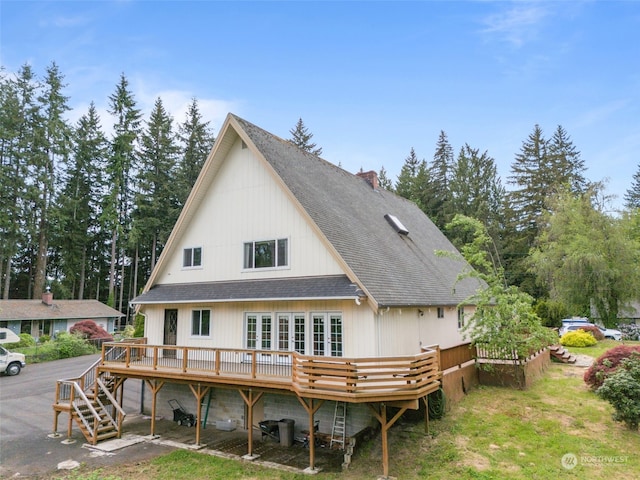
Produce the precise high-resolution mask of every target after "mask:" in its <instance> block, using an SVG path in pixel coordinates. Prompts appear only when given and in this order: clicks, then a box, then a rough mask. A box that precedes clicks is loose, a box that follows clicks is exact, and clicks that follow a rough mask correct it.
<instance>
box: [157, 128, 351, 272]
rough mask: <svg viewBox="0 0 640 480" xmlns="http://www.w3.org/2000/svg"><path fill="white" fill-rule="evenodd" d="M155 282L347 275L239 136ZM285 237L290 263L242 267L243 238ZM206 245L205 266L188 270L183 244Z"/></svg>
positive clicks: (247, 240) (203, 252) (204, 250)
mask: <svg viewBox="0 0 640 480" xmlns="http://www.w3.org/2000/svg"><path fill="white" fill-rule="evenodd" d="M203 198H204V199H203V202H202V203H201V204H200V205H199V207H198V209H197V212H196V213H195V214H194V216H193V217H192V218H191V221H190V223H189V224H188V225H186V226H184V227H186V228H184V230H183V235H182V236H181V238H180V239H179V242H178V245H177V246H176V248H175V250H174V251H173V252H172V257H171V258H170V259H168V260H169V261H168V262H167V264H166V267H165V269H164V271H162V272H160V275H159V276H158V277H157V283H190V282H210V281H229V280H245V279H257V278H274V277H306V276H317V275H336V274H343V273H344V271H343V270H342V269H341V267H340V265H339V264H338V262H337V261H336V259H335V258H334V257H333V256H332V254H331V252H330V251H329V250H328V249H327V248H326V246H325V244H324V243H323V242H322V241H321V240H320V237H319V236H318V234H317V233H316V231H315V230H314V228H313V227H311V226H310V225H309V223H308V222H307V221H306V218H305V217H304V216H303V214H302V213H301V212H300V210H299V209H298V208H296V206H295V205H294V203H293V202H292V200H291V199H290V198H289V196H288V195H287V194H286V192H285V191H284V190H283V187H282V186H281V185H280V184H279V183H278V182H277V181H276V180H275V179H274V177H273V175H272V174H271V173H270V172H269V171H268V170H267V167H265V165H264V163H263V162H261V161H260V160H259V159H258V158H256V157H255V155H254V154H253V153H252V152H251V150H250V149H248V148H242V142H241V141H240V140H238V141H236V143H235V144H234V145H233V147H232V148H231V149H230V150H229V152H228V157H227V158H226V159H225V161H224V163H223V164H222V165H221V167H220V169H219V171H218V174H217V175H216V177H215V178H214V180H213V182H212V183H211V184H210V185H209V186H208V192H206V193H205V194H204V195H203ZM280 238H287V239H288V244H289V265H288V267H280V268H277V269H260V270H251V271H248V270H244V269H243V259H244V256H243V255H244V250H243V248H244V243H245V242H251V241H262V240H275V239H280ZM193 247H201V248H202V262H203V265H202V268H191V269H185V268H183V265H182V252H183V249H184V248H193Z"/></svg>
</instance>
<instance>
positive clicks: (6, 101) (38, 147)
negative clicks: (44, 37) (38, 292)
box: [0, 64, 42, 299]
mask: <svg viewBox="0 0 640 480" xmlns="http://www.w3.org/2000/svg"><path fill="white" fill-rule="evenodd" d="M2 86H3V94H2V102H3V108H2V113H1V114H0V115H1V117H2V125H3V126H2V129H3V131H2V135H3V139H2V143H3V145H2V180H3V183H2V185H3V188H1V189H0V197H2V205H3V213H2V218H3V221H2V229H3V233H6V235H5V236H3V241H2V242H0V243H1V244H2V247H0V248H2V251H3V261H2V262H1V263H3V264H4V265H3V276H4V284H3V291H2V297H3V298H4V299H9V298H31V294H32V286H33V283H32V279H33V276H32V272H33V268H32V265H33V263H34V262H33V259H34V258H35V253H34V251H33V245H37V235H36V232H37V229H36V228H35V225H37V221H36V220H37V217H36V216H35V215H34V210H33V209H32V208H31V205H32V203H31V197H34V196H37V189H36V188H34V186H33V178H32V175H33V165H34V164H35V161H34V158H33V157H34V156H35V155H37V154H38V153H39V152H41V151H42V134H41V133H42V119H41V115H40V108H39V105H38V102H37V96H38V86H39V85H38V82H37V80H36V77H35V74H34V72H33V70H32V69H31V67H30V66H29V65H26V64H25V65H24V66H22V67H21V68H20V69H19V71H18V73H17V75H16V77H15V78H13V79H6V78H5V79H3V83H2ZM5 186H6V187H5Z"/></svg>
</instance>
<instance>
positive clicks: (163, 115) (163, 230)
mask: <svg viewBox="0 0 640 480" xmlns="http://www.w3.org/2000/svg"><path fill="white" fill-rule="evenodd" d="M178 152H179V146H178V144H177V138H176V134H175V133H174V131H173V119H172V118H171V116H170V115H169V114H168V113H167V111H166V110H165V108H164V105H163V104H162V100H161V99H160V98H158V99H157V100H156V102H155V105H154V107H153V111H152V112H151V115H150V117H149V121H148V122H147V128H146V129H145V130H144V132H142V135H141V137H140V154H139V161H140V164H139V167H140V168H139V169H138V175H137V187H138V188H137V191H136V195H135V211H134V216H133V218H134V224H133V230H132V232H131V243H132V244H133V245H135V246H136V247H139V249H138V252H139V253H141V254H142V255H143V256H144V262H143V264H144V268H143V269H142V271H139V273H141V274H142V275H143V278H144V279H145V280H146V279H147V278H148V276H149V275H150V273H151V270H153V268H154V266H155V263H156V259H157V257H158V256H159V254H160V252H161V251H162V248H163V247H164V244H165V242H166V241H167V238H168V237H169V234H170V233H171V229H172V228H173V224H174V223H175V221H176V219H177V216H178V213H179V208H178V199H177V198H176V196H175V195H174V194H172V192H173V191H174V188H173V185H174V184H175V170H176V164H177V157H178Z"/></svg>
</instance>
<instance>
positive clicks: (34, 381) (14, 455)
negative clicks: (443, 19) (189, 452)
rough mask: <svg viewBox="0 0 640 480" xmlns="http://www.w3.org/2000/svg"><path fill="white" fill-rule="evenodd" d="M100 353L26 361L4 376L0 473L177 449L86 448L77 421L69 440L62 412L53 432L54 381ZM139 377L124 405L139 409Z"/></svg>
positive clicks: (36, 473) (38, 472)
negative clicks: (55, 433) (17, 370)
mask: <svg viewBox="0 0 640 480" xmlns="http://www.w3.org/2000/svg"><path fill="white" fill-rule="evenodd" d="M98 358H99V355H89V356H83V357H76V358H69V359H64V360H56V361H53V362H47V363H41V364H33V365H27V366H26V367H25V368H24V369H23V370H22V372H21V373H20V375H17V376H15V377H7V376H0V478H10V477H15V478H38V477H46V476H48V475H51V474H52V473H54V472H55V471H57V470H58V465H59V464H61V463H62V462H67V461H76V462H79V463H81V464H85V465H90V466H94V467H95V468H98V467H101V466H107V465H112V464H120V463H124V462H133V461H137V460H145V459H148V458H152V457H155V456H157V455H161V454H163V453H168V452H170V451H171V450H173V448H171V447H168V446H165V445H158V444H153V443H149V442H141V443H138V444H135V445H132V446H128V447H127V448H124V449H122V450H116V451H114V452H110V453H107V454H105V453H102V454H100V453H97V452H96V451H95V450H92V449H88V448H85V447H84V445H85V444H86V440H85V438H84V437H83V435H82V433H81V432H80V430H79V429H78V427H77V426H74V428H73V434H72V436H71V439H72V440H74V442H73V443H70V444H69V443H67V442H64V443H63V441H65V440H66V439H67V436H66V434H67V423H68V418H69V417H68V416H67V415H66V414H61V415H60V417H59V424H58V433H61V434H62V436H60V437H58V438H51V437H50V436H49V435H50V434H51V433H53V409H52V404H53V402H54V400H55V388H56V380H58V379H64V378H73V377H77V376H79V375H80V374H81V373H82V372H83V371H84V370H86V368H87V367H89V366H90V365H91V364H92V363H93V362H95V361H96V360H97V359H98ZM140 385H141V381H140V380H128V381H127V383H126V385H125V389H124V390H125V396H124V405H123V407H124V409H125V411H126V412H127V413H128V414H137V413H139V411H140Z"/></svg>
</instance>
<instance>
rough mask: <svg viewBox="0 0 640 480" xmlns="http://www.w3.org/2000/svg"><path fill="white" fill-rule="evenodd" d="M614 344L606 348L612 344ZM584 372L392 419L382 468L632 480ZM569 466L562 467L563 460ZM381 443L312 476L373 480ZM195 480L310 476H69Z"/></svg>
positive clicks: (182, 461) (177, 466)
mask: <svg viewBox="0 0 640 480" xmlns="http://www.w3.org/2000/svg"><path fill="white" fill-rule="evenodd" d="M614 346H615V345H614ZM583 373H584V368H580V367H575V366H571V365H561V364H551V366H550V367H549V368H548V370H547V371H546V373H545V375H544V377H543V378H542V379H540V380H539V381H538V382H536V384H535V385H534V386H533V387H532V388H531V389H529V390H527V391H516V390H510V389H506V388H496V387H481V388H478V389H475V390H473V391H472V392H471V393H470V394H469V395H468V396H467V397H466V398H465V399H464V400H463V401H462V402H460V403H459V404H457V405H453V406H452V407H451V408H450V410H449V411H448V413H447V415H446V416H445V418H444V419H442V420H439V421H432V422H431V434H430V435H425V433H424V426H423V423H422V421H421V420H420V419H418V420H414V421H411V420H408V419H407V420H405V419H401V420H400V421H399V422H398V423H397V424H396V425H395V426H394V427H393V428H392V429H391V431H390V438H389V448H390V452H391V455H390V470H389V473H390V475H392V476H393V477H395V478H398V479H431V478H433V479H449V478H451V479H462V480H465V479H468V480H471V479H496V480H500V479H504V480H507V479H509V480H512V479H513V480H518V479H522V480H531V479H540V480H543V479H544V480H546V479H549V478H575V479H595V480H598V479H601V480H605V479H606V480H610V479H612V478H615V479H616V480H625V479H628V480H632V479H633V480H635V479H637V478H638V472H640V455H638V452H640V433H639V432H638V431H635V432H634V431H629V430H627V429H626V428H625V427H624V426H623V425H622V424H619V423H615V422H614V421H613V420H612V419H611V412H612V409H611V407H610V406H609V404H608V403H606V402H605V401H603V400H601V399H599V398H598V397H597V396H596V395H595V394H594V393H592V392H591V391H590V390H589V389H588V388H587V387H586V385H585V384H584V382H583V381H582V375H583ZM568 454H571V455H573V457H565V458H569V459H572V458H575V459H576V461H577V463H576V465H575V466H574V468H572V469H567V468H565V467H563V464H562V459H563V456H565V455H568ZM381 474H382V464H381V446H380V439H379V438H375V439H373V440H372V441H371V442H369V443H368V444H365V445H363V446H361V447H360V449H359V450H358V451H357V453H356V455H354V458H353V463H352V465H351V467H350V468H349V469H348V470H346V471H344V472H343V473H342V474H339V475H335V474H334V475H329V474H322V473H320V474H318V475H316V476H315V477H311V478H315V479H317V480H324V479H338V478H341V479H345V480H353V479H360V478H372V479H374V478H378V477H379V476H380V475H381ZM132 477H135V478H136V479H137V480H152V479H167V480H181V479H185V480H186V479H194V478H212V479H255V480H259V479H282V480H292V479H301V478H307V479H308V478H310V477H308V476H306V475H302V474H295V473H291V472H285V471H280V470H275V469H268V468H263V467H260V466H258V465H252V464H248V463H240V462H236V461H233V460H226V459H221V458H216V457H211V456H208V455H204V454H201V453H197V452H189V451H175V452H173V453H171V454H169V455H165V456H163V457H160V458H157V459H155V460H153V461H150V462H146V463H143V464H137V465H123V466H121V467H118V469H116V470H114V471H110V472H103V471H97V472H76V473H72V474H71V475H70V476H67V477H55V478H72V479H76V480H98V479H101V480H119V479H127V478H132Z"/></svg>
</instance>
